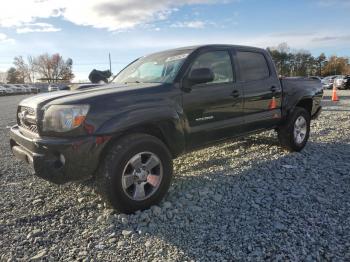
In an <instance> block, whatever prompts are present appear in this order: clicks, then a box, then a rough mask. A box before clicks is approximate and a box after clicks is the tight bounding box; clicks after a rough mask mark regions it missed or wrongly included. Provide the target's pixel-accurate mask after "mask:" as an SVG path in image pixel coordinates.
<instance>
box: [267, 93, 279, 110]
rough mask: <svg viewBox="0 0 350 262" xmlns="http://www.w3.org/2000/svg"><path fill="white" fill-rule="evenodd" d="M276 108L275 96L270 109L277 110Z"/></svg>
mask: <svg viewBox="0 0 350 262" xmlns="http://www.w3.org/2000/svg"><path fill="white" fill-rule="evenodd" d="M276 108H277V103H276V98H275V97H274V96H273V97H272V100H271V101H270V103H269V109H276Z"/></svg>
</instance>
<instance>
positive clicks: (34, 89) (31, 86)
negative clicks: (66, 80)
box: [27, 85, 41, 94]
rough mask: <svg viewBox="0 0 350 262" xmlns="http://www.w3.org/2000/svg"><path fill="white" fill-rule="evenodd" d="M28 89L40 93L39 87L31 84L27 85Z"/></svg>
mask: <svg viewBox="0 0 350 262" xmlns="http://www.w3.org/2000/svg"><path fill="white" fill-rule="evenodd" d="M27 86H28V87H29V89H30V92H31V93H33V94H38V93H40V91H41V90H40V88H39V87H36V86H33V85H27Z"/></svg>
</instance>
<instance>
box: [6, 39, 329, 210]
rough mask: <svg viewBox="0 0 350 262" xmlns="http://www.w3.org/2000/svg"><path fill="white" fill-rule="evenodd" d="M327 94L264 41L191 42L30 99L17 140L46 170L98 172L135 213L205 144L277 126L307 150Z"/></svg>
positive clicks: (289, 143)
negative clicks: (282, 69) (287, 68)
mask: <svg viewBox="0 0 350 262" xmlns="http://www.w3.org/2000/svg"><path fill="white" fill-rule="evenodd" d="M322 95H323V90H322V86H321V83H320V81H318V80H313V79H307V78H290V79H288V78H286V79H279V77H278V75H277V73H276V70H275V67H274V64H273V62H272V60H271V57H270V55H269V53H268V52H267V51H265V50H263V49H258V48H253V47H244V46H232V45H206V46H196V47H185V48H179V49H174V50H169V51H164V52H159V53H155V54H151V55H147V56H144V57H141V58H139V59H137V60H135V61H134V62H132V63H131V64H129V65H128V66H127V67H126V68H124V69H123V70H122V71H121V72H120V73H119V74H118V75H117V76H116V77H115V78H114V79H113V81H112V82H111V83H109V84H105V85H98V84H96V85H93V84H91V85H89V86H88V87H87V88H82V89H79V90H76V91H58V92H55V93H51V94H49V93H46V94H40V95H37V96H34V97H30V98H27V99H25V100H23V101H22V102H20V104H19V106H18V112H17V123H18V124H17V125H15V126H13V127H12V128H11V131H10V136H11V138H10V145H11V148H12V152H13V153H14V155H15V156H16V157H17V158H19V159H22V160H24V161H26V162H27V163H28V164H29V166H30V167H31V169H32V170H33V171H34V173H35V174H36V175H37V176H39V177H42V178H44V179H47V180H49V181H52V182H54V183H65V182H68V181H74V180H85V179H90V178H93V179H95V181H96V183H95V184H96V185H97V188H98V189H99V191H100V192H101V194H102V195H103V196H104V197H105V198H106V201H107V202H109V203H110V204H111V205H112V206H113V207H114V208H116V209H118V210H120V211H122V212H127V213H129V212H134V211H136V210H138V209H145V208H148V207H149V206H151V205H154V204H156V203H158V202H159V201H160V200H161V199H162V197H163V196H164V194H165V193H166V192H167V190H168V188H169V185H170V181H171V177H172V173H173V171H172V169H173V167H172V159H174V158H176V157H177V156H179V155H180V154H183V153H185V152H189V151H191V150H194V149H196V148H199V147H204V146H207V145H209V144H215V143H218V142H219V141H222V140H225V139H231V138H233V137H239V136H244V135H248V134H251V133H252V132H257V131H264V130H269V129H274V130H276V131H277V133H278V138H279V141H280V143H281V145H282V146H283V147H285V148H287V149H288V150H291V151H300V150H301V149H302V148H303V147H304V146H305V144H306V142H307V140H308V138H309V133H310V121H311V119H312V118H316V117H317V116H318V115H319V113H320V112H321V105H320V102H321V99H322Z"/></svg>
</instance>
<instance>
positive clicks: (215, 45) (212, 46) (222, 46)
mask: <svg viewBox="0 0 350 262" xmlns="http://www.w3.org/2000/svg"><path fill="white" fill-rule="evenodd" d="M201 48H236V49H245V50H259V51H262V50H263V51H265V49H263V48H258V47H253V46H243V45H228V44H208V45H194V46H185V47H179V48H174V49H168V50H164V51H162V52H167V51H176V50H178V51H180V50H193V51H194V50H197V49H201Z"/></svg>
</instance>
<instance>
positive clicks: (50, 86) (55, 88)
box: [48, 85, 60, 92]
mask: <svg viewBox="0 0 350 262" xmlns="http://www.w3.org/2000/svg"><path fill="white" fill-rule="evenodd" d="M58 90H60V89H59V87H58V85H49V87H48V91H49V92H53V91H58Z"/></svg>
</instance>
